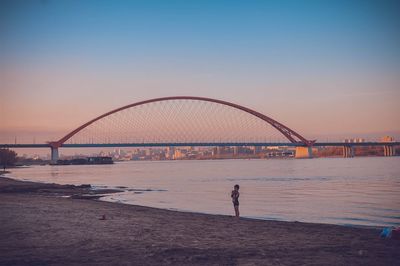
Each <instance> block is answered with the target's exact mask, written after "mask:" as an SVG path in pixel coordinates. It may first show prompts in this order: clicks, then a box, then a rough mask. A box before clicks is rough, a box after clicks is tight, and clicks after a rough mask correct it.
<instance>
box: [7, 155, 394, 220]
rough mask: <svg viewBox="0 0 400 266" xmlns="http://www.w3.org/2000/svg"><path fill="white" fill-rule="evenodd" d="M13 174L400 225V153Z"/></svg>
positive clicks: (203, 206)
mask: <svg viewBox="0 0 400 266" xmlns="http://www.w3.org/2000/svg"><path fill="white" fill-rule="evenodd" d="M9 176H10V177H12V178H15V179H21V180H31V181H40V182H54V183H59V184H92V185H93V186H95V187H97V188H103V187H110V188H115V187H122V188H123V189H124V190H125V191H124V192H122V193H117V194H112V195H108V196H106V197H104V198H103V200H106V201H114V202H121V203H126V204H136V205H143V206H151V207H157V208H165V209H172V210H180V211H190V212H202V213H210V214H229V215H232V214H233V207H232V203H231V199H230V192H231V190H232V187H233V185H235V184H239V185H240V212H241V216H244V217H250V218H256V219H271V220H285V221H302V222H312V223H330V224H341V225H362V226H398V225H400V158H399V157H356V158H320V159H303V160H302V159H268V160H209V161H194V160H193V161H129V162H116V163H115V164H113V165H68V166H49V165H47V166H32V167H26V168H17V169H12V173H11V174H10V175H9Z"/></svg>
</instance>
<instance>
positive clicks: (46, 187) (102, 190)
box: [0, 171, 391, 230]
mask: <svg viewBox="0 0 400 266" xmlns="http://www.w3.org/2000/svg"><path fill="white" fill-rule="evenodd" d="M10 173H11V172H10V171H6V172H5V173H1V172H0V193H1V192H2V188H1V179H2V178H5V179H8V180H10V181H11V182H12V181H15V184H19V183H22V184H23V183H27V184H32V186H33V187H37V188H36V190H40V192H45V191H47V192H50V191H51V190H53V192H54V193H53V194H54V195H55V196H57V193H58V194H59V196H64V197H70V198H75V199H79V198H80V199H93V200H99V201H102V202H110V203H116V204H125V205H132V206H140V207H149V208H154V209H160V210H167V211H177V212H185V213H194V214H206V215H216V216H227V217H231V215H229V214H218V213H207V212H196V211H191V210H184V209H177V208H158V207H153V206H147V205H140V204H130V203H124V202H120V201H117V200H115V201H112V200H103V199H102V198H103V197H106V196H110V195H112V194H114V193H121V192H126V191H127V189H129V188H128V187H124V186H115V187H107V186H100V187H96V186H93V185H91V184H81V185H71V184H58V183H46V182H44V181H43V182H42V181H33V180H29V179H26V180H19V179H16V178H13V177H10V176H5V175H7V174H10ZM63 187H64V188H66V189H62V188H63ZM132 190H135V189H134V188H133V189H132ZM21 192H22V191H21ZM241 219H250V220H260V221H278V222H289V223H307V224H317V225H318V224H328V225H338V226H344V227H353V228H366V229H376V230H382V229H383V228H385V227H391V226H389V225H388V226H383V225H361V224H335V223H323V222H307V221H298V220H284V219H268V218H260V217H247V216H241Z"/></svg>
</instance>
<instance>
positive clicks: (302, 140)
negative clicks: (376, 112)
mask: <svg viewBox="0 0 400 266" xmlns="http://www.w3.org/2000/svg"><path fill="white" fill-rule="evenodd" d="M170 100H197V101H206V102H213V103H218V104H222V105H226V106H230V107H233V108H236V109H239V110H242V111H244V112H247V113H249V114H251V115H253V116H256V117H258V118H260V119H262V120H264V121H265V122H267V123H269V124H270V125H271V126H273V127H274V128H276V129H277V130H278V131H279V132H281V133H282V134H283V135H284V136H285V137H286V138H287V139H288V140H289V141H290V142H291V143H302V144H303V145H304V146H312V145H313V144H314V143H315V140H307V139H306V138H304V137H303V136H301V135H300V134H299V133H297V132H296V131H294V130H292V129H290V128H288V127H287V126H285V125H283V124H281V123H279V122H278V121H276V120H274V119H272V118H270V117H268V116H266V115H263V114H261V113H259V112H257V111H254V110H252V109H250V108H247V107H244V106H241V105H238V104H235V103H231V102H227V101H223V100H217V99H212V98H206V97H197V96H171V97H162V98H154V99H150V100H145V101H140V102H136V103H133V104H129V105H126V106H123V107H120V108H117V109H114V110H112V111H110V112H107V113H105V114H102V115H100V116H98V117H96V118H94V119H92V120H90V121H89V122H87V123H85V124H83V125H81V126H80V127H78V128H76V129H74V130H73V131H71V132H70V133H68V134H67V135H65V136H64V137H62V138H61V139H59V140H58V141H53V142H49V144H50V145H51V146H52V147H54V148H58V147H61V146H62V145H63V144H64V143H65V142H66V141H67V140H68V139H70V138H71V137H72V136H74V135H75V134H77V133H78V132H79V131H81V130H82V129H84V128H86V127H87V126H89V125H91V124H93V123H94V122H96V121H98V120H100V119H102V118H104V117H106V116H109V115H111V114H114V113H117V112H119V111H122V110H124V109H128V108H131V107H135V106H139V105H144V104H148V103H152V102H160V101H170ZM294 137H297V138H298V139H299V140H300V141H297V140H296V139H295V138H294Z"/></svg>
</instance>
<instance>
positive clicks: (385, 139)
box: [381, 136, 394, 142]
mask: <svg viewBox="0 0 400 266" xmlns="http://www.w3.org/2000/svg"><path fill="white" fill-rule="evenodd" d="M393 141H394V138H393V137H391V136H384V137H382V138H381V142H393Z"/></svg>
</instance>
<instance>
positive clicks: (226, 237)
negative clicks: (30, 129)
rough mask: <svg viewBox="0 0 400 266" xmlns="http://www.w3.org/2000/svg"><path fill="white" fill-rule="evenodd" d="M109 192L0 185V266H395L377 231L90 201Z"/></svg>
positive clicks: (395, 249)
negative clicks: (238, 218)
mask: <svg viewBox="0 0 400 266" xmlns="http://www.w3.org/2000/svg"><path fill="white" fill-rule="evenodd" d="M111 192H113V191H107V190H106V191H99V192H93V191H92V190H90V186H88V185H87V186H80V187H77V186H72V185H67V186H65V185H57V184H40V183H33V182H22V181H15V180H12V179H8V178H4V177H0V224H1V226H0V254H1V255H0V265H82V264H87V265H399V264H400V252H399V250H400V241H399V240H395V239H380V238H379V231H380V230H379V229H378V228H377V229H373V228H372V229H371V228H354V227H344V226H337V225H325V224H307V223H300V222H279V221H261V220H251V219H240V220H236V219H234V218H233V217H229V216H222V215H221V216H218V215H206V214H197V213H185V212H176V211H169V210H162V209H155V208H149V207H141V206H134V205H124V204H119V203H109V202H102V201H99V200H96V199H98V197H99V195H100V194H103V193H111ZM71 196H72V197H71ZM229 207H231V206H227V208H229ZM103 215H105V219H101V218H102V217H103Z"/></svg>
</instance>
